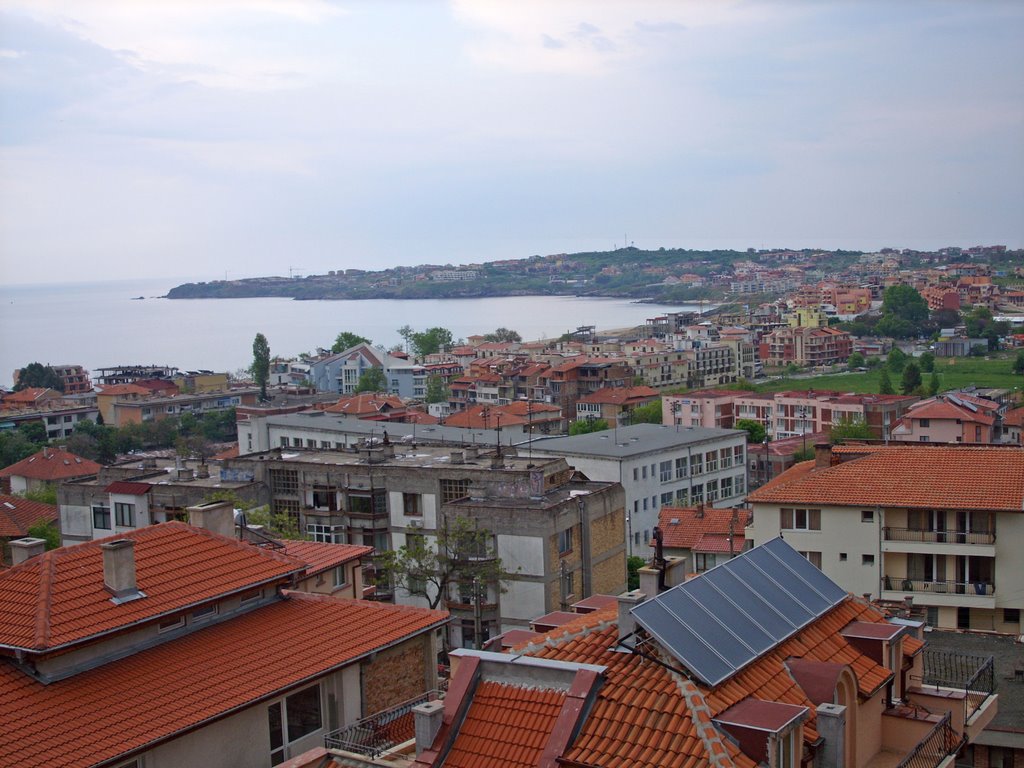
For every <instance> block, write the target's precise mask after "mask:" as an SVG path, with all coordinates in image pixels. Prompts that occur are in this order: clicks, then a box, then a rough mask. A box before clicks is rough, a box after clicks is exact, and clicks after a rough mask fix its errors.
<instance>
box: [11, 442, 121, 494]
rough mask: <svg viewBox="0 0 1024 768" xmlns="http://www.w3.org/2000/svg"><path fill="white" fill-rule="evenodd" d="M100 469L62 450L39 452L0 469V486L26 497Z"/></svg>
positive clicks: (89, 461)
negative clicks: (49, 486)
mask: <svg viewBox="0 0 1024 768" xmlns="http://www.w3.org/2000/svg"><path fill="white" fill-rule="evenodd" d="M101 468H102V466H101V465H100V464H97V463H96V462H95V461H91V460H90V459H83V458H82V457H81V456H76V455H75V454H73V453H71V452H70V451H68V450H65V449H64V448H63V447H59V448H43V449H42V450H41V451H38V452H37V453H33V454H32V455H31V456H29V457H27V458H24V459H22V460H21V461H19V462H17V463H15V464H11V465H10V466H9V467H4V468H3V469H0V484H3V486H4V487H5V488H6V489H7V490H8V491H10V492H12V493H26V492H27V491H35V490H39V489H41V488H45V487H46V486H47V485H54V484H56V483H59V482H61V481H62V480H71V479H73V478H76V477H87V476H88V475H95V474H96V473H97V472H99V471H100V469H101Z"/></svg>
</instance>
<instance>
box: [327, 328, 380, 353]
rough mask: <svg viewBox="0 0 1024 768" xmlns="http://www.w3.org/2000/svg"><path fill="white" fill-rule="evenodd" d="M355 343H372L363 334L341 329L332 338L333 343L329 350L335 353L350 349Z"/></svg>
mask: <svg viewBox="0 0 1024 768" xmlns="http://www.w3.org/2000/svg"><path fill="white" fill-rule="evenodd" d="M357 344H373V342H372V341H370V340H369V339H368V338H366V337H365V336H360V335H359V334H358V333H352V332H351V331H342V332H341V333H339V334H338V336H337V338H335V340H334V344H333V345H331V352H334V353H335V354H337V353H338V352H344V351H345V350H346V349H351V348H352V347H354V346H356V345H357Z"/></svg>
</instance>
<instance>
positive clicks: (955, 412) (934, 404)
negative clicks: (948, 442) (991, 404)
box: [903, 400, 995, 426]
mask: <svg viewBox="0 0 1024 768" xmlns="http://www.w3.org/2000/svg"><path fill="white" fill-rule="evenodd" d="M903 418H904V420H906V419H938V420H943V419H944V420H949V421H953V420H958V421H970V422H978V423H979V424H986V425H988V426H991V425H992V424H993V423H994V422H995V419H994V418H993V417H992V416H989V415H988V414H986V413H981V412H978V413H975V412H973V411H971V410H969V409H968V408H961V407H960V406H957V405H954V404H953V403H948V402H945V401H942V400H931V401H926V402H924V403H921V404H920V405H918V406H917V407H915V408H911V409H910V410H909V411H907V412H906V413H904V414H903Z"/></svg>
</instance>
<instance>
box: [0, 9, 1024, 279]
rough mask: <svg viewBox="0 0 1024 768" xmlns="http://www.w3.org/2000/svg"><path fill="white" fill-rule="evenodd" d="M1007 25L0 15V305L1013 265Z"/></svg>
mask: <svg viewBox="0 0 1024 768" xmlns="http://www.w3.org/2000/svg"><path fill="white" fill-rule="evenodd" d="M1021 40H1024V3H1021V2H1017V1H1013V2H994V1H989V0H977V1H972V2H967V1H964V2H947V3H941V2H925V1H924V0H921V1H919V2H891V0H886V1H885V2H878V3H868V2H799V3H798V2H795V1H794V2H782V3H769V2H751V3H746V2H744V3H731V2H726V1H725V0H716V1H715V2H693V3H688V2H683V1H681V0H672V1H671V2H648V1H646V0H628V2H627V1H626V0H622V1H621V2H597V1H596V0H587V1H586V2H571V1H570V0H557V2H556V1H553V0H548V1H546V2H539V1H538V2H528V1H524V0H514V1H513V0H457V1H456V2H426V1H423V2H398V1H397V0H386V1H385V0H375V1H371V0H362V1H357V2H341V1H339V2H320V1H318V0H145V2H140V1H139V0H125V1H124V2H119V1H116V0H102V1H98V2H94V1H92V0H63V1H61V0H24V1H23V2H19V1H18V0H0V279H2V280H3V281H4V282H6V283H31V282H47V281H69V280H93V279H109V278H118V277H124V278H136V277H144V276H157V277H167V276H169V277H176V278H177V277H181V278H189V279H218V278H223V277H224V276H225V275H227V276H228V277H232V278H234V277H244V276H254V275H263V274H287V273H288V270H289V268H293V269H294V271H295V273H297V274H309V273H314V272H325V271H327V270H328V269H344V268H347V267H360V268H378V267H385V266H394V265H400V264H418V263H424V262H432V263H453V264H459V263H466V262H472V261H486V260H492V259H500V258H520V257H527V256H531V255H533V254H536V253H539V254H548V253H560V252H573V251H580V250H588V249H599V250H606V249H610V248H612V247H615V246H621V245H622V243H623V242H624V239H625V240H628V241H630V242H633V243H635V245H637V246H638V247H643V248H657V247H661V246H665V247H688V248H705V247H734V248H747V247H750V246H753V247H794V248H796V247H823V248H836V247H850V248H862V249H874V248H878V247H882V246H887V245H888V246H894V247H916V248H932V247H940V246H943V245H961V246H969V245H975V244H982V243H984V244H992V243H1005V244H1007V245H1010V246H1012V247H1021V246H1022V245H1024V46H1022V45H1021Z"/></svg>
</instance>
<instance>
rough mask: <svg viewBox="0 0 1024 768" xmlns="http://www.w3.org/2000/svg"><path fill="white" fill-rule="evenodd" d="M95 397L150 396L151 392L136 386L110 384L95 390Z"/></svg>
mask: <svg viewBox="0 0 1024 768" xmlns="http://www.w3.org/2000/svg"><path fill="white" fill-rule="evenodd" d="M96 394H97V395H114V396H117V395H151V394H153V393H152V390H149V389H146V388H145V387H140V386H139V385H137V384H110V385H108V386H106V387H103V388H102V389H99V390H97V392H96Z"/></svg>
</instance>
